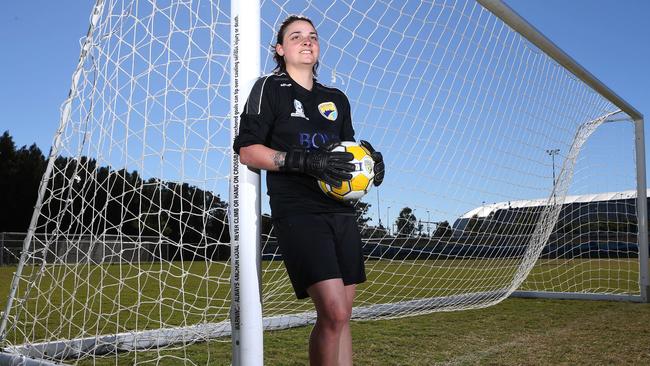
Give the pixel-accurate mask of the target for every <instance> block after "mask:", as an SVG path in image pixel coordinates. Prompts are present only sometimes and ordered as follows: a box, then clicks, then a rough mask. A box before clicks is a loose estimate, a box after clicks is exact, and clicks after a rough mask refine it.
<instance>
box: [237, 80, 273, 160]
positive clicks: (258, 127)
mask: <svg viewBox="0 0 650 366" xmlns="http://www.w3.org/2000/svg"><path fill="white" fill-rule="evenodd" d="M269 77H270V76H266V77H262V78H260V79H258V80H257V81H256V82H255V85H253V88H252V89H251V92H250V94H249V95H248V100H247V101H246V105H244V110H243V112H242V114H241V116H240V120H239V135H237V137H236V138H235V141H234V143H233V150H234V151H235V152H236V153H237V154H239V150H240V149H241V148H242V147H246V146H250V145H255V144H264V143H265V142H266V141H267V138H268V135H269V133H270V131H271V128H272V127H273V123H274V121H275V111H274V109H273V105H274V103H273V101H272V100H270V99H271V98H272V94H273V93H271V92H269V86H270V85H269V84H270V83H271V82H270V81H269Z"/></svg>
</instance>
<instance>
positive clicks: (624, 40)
mask: <svg viewBox="0 0 650 366" xmlns="http://www.w3.org/2000/svg"><path fill="white" fill-rule="evenodd" d="M506 3H507V4H508V5H509V6H511V7H512V8H513V9H514V10H515V11H516V12H518V13H519V14H520V15H521V16H523V17H524V18H525V19H527V20H528V22H530V23H531V24H532V25H533V26H535V27H536V28H537V29H538V30H540V31H541V32H542V33H543V34H545V35H546V36H547V37H548V38H550V39H551V40H552V41H553V42H554V43H555V44H556V45H558V46H559V47H560V48H561V49H563V50H564V51H565V52H566V53H568V54H569V55H570V56H571V57H573V58H574V59H575V60H576V61H578V63H580V64H581V65H582V66H583V67H584V68H586V69H587V70H589V71H590V72H591V73H592V74H593V75H595V76H596V77H597V78H598V79H599V80H601V81H602V82H603V83H605V84H606V85H607V86H608V87H609V88H610V89H612V90H613V91H614V92H615V93H617V94H618V95H619V96H621V97H622V98H623V99H625V100H626V101H627V102H628V103H630V104H631V105H632V106H634V107H635V108H636V109H637V110H639V111H640V112H641V113H643V114H645V115H648V114H650V98H649V96H650V89H649V88H650V70H649V68H648V67H647V65H648V60H650V27H649V26H648V24H649V20H648V18H649V17H650V1H648V0H506ZM92 5H93V2H92V1H81V0H76V1H72V0H60V1H45V0H30V1H4V2H1V3H0V44H1V45H2V46H1V47H2V57H0V107H1V108H2V114H1V117H0V131H5V130H8V131H9V133H10V134H11V135H12V136H13V138H14V141H15V143H16V145H17V146H18V147H21V146H23V145H31V144H33V143H36V144H37V145H38V146H39V147H40V148H41V150H42V151H44V152H45V153H46V152H47V151H48V149H49V146H50V145H51V142H52V138H53V136H54V133H55V131H56V129H57V127H58V125H59V115H60V106H61V103H62V102H63V101H64V100H65V98H66V96H67V94H68V90H69V88H70V84H71V76H72V73H73V71H74V69H75V67H76V65H77V61H78V58H79V52H80V44H79V40H80V39H81V38H82V37H83V36H84V35H85V34H86V32H87V29H88V20H89V15H90V11H91V9H92ZM646 130H647V131H650V129H648V128H647V129H646ZM648 134H650V132H649V133H648ZM646 140H649V139H648V138H646ZM394 214H395V213H394ZM394 214H393V215H391V216H394Z"/></svg>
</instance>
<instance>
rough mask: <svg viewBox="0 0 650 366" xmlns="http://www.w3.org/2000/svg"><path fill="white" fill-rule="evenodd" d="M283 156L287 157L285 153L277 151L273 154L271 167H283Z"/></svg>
mask: <svg viewBox="0 0 650 366" xmlns="http://www.w3.org/2000/svg"><path fill="white" fill-rule="evenodd" d="M285 155H287V153H285V152H282V151H278V152H276V153H275V154H273V165H275V166H276V167H277V168H280V167H282V166H284V157H285Z"/></svg>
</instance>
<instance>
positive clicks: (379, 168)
mask: <svg viewBox="0 0 650 366" xmlns="http://www.w3.org/2000/svg"><path fill="white" fill-rule="evenodd" d="M359 145H361V146H363V147H365V148H366V149H368V151H370V156H371V157H372V160H373V161H374V162H375V180H374V181H373V184H374V185H375V187H378V186H379V185H380V184H381V182H383V181H384V172H385V170H386V167H385V166H384V157H383V156H382V155H381V153H380V152H379V151H376V150H375V149H374V148H373V147H372V145H370V143H369V142H368V141H365V140H361V141H359Z"/></svg>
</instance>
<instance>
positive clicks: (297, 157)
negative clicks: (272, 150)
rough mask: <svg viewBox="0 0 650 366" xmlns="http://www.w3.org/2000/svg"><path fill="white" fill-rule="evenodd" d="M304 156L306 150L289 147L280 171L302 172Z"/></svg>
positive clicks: (303, 169)
mask: <svg viewBox="0 0 650 366" xmlns="http://www.w3.org/2000/svg"><path fill="white" fill-rule="evenodd" d="M306 156H307V151H306V150H305V149H291V150H289V151H287V154H286V155H285V157H284V165H283V166H281V167H280V171H283V172H304V171H305V157H306Z"/></svg>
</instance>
